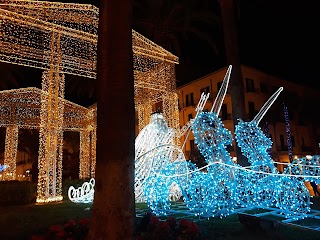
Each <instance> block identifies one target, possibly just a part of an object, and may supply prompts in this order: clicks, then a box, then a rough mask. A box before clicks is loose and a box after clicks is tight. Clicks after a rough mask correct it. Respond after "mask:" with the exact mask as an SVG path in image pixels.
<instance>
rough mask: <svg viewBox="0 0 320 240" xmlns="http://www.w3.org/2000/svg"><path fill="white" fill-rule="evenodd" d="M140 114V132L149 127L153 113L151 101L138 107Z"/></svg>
mask: <svg viewBox="0 0 320 240" xmlns="http://www.w3.org/2000/svg"><path fill="white" fill-rule="evenodd" d="M136 109H137V112H138V124H139V131H141V129H142V128H144V127H145V126H147V125H148V124H149V122H150V115H151V113H152V105H151V103H150V102H149V101H146V102H145V103H143V104H138V105H137V106H136Z"/></svg>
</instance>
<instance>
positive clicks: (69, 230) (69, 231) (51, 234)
mask: <svg viewBox="0 0 320 240" xmlns="http://www.w3.org/2000/svg"><path fill="white" fill-rule="evenodd" d="M88 225H89V220H88V219H87V218H83V219H81V220H79V221H78V222H77V221H75V220H72V219H71V220H69V221H68V222H66V223H65V224H64V225H52V226H50V228H49V230H48V232H47V233H45V234H44V235H33V236H32V238H31V239H32V240H65V239H67V240H70V239H72V240H82V239H85V237H86V236H87V234H88V231H89V228H88Z"/></svg>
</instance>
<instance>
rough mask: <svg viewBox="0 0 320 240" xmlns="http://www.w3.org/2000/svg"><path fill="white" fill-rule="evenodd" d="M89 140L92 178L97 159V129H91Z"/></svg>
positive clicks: (94, 173)
mask: <svg viewBox="0 0 320 240" xmlns="http://www.w3.org/2000/svg"><path fill="white" fill-rule="evenodd" d="M90 133H91V138H90V156H91V177H92V178H94V177H95V175H96V157H97V154H96V152H97V150H96V145H97V129H96V126H95V127H94V128H93V129H92V131H91V132H90Z"/></svg>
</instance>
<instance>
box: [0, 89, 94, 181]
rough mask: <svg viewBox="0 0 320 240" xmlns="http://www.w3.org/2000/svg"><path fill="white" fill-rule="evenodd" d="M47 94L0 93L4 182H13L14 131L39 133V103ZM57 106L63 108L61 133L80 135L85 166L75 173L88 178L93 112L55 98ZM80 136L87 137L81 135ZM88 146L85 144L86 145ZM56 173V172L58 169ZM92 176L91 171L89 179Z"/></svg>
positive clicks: (33, 91)
mask: <svg viewBox="0 0 320 240" xmlns="http://www.w3.org/2000/svg"><path fill="white" fill-rule="evenodd" d="M45 95H48V93H47V92H45V91H42V90H40V89H38V88H32V87H30V88H20V89H13V90H5V91H0V113H1V114H0V127H5V128H6V148H5V159H4V161H5V164H6V165H8V166H10V167H8V169H7V170H6V171H5V172H4V173H3V175H4V177H3V179H4V180H15V179H16V174H15V169H16V153H17V146H18V129H40V125H41V116H40V112H41V100H42V99H43V97H44V96H45ZM58 100H59V104H60V105H63V106H64V113H63V123H62V131H77V132H80V149H81V152H80V156H79V158H80V163H82V164H83V163H86V162H88V164H89V166H86V167H81V164H80V169H79V175H80V177H81V176H82V178H83V177H90V169H88V167H92V168H93V167H94V165H95V154H94V153H95V151H94V152H93V151H90V148H94V149H95V143H96V141H95V140H94V138H90V136H89V135H88V134H90V135H92V136H94V134H95V122H96V121H95V120H96V119H95V113H96V108H94V106H93V107H90V108H85V107H82V106H80V105H78V104H75V103H72V102H70V101H68V100H65V99H63V98H59V99H58ZM81 132H86V133H88V134H87V135H85V138H84V137H83V135H81ZM87 143H88V144H87ZM58 172H60V170H59V168H58ZM92 174H93V172H92V171H91V176H94V175H92ZM60 181H61V176H57V179H56V182H57V183H59V184H60Z"/></svg>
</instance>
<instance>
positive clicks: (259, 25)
mask: <svg viewBox="0 0 320 240" xmlns="http://www.w3.org/2000/svg"><path fill="white" fill-rule="evenodd" d="M240 2H241V5H240V6H241V12H240V13H241V15H240V18H241V29H240V31H241V38H240V39H241V45H240V46H241V48H240V50H241V58H242V63H244V64H247V65H249V66H252V67H256V68H259V69H261V70H263V71H266V72H268V73H271V74H274V75H277V76H279V77H282V78H284V79H286V80H288V81H293V82H298V83H305V84H308V85H310V86H316V87H318V88H320V79H319V73H318V72H319V40H320V38H319V37H318V34H319V33H318V32H319V23H320V21H319V16H320V15H319V8H318V7H317V5H316V0H305V1H289V0H269V1H262V0H261V1H258V0H255V1H254V0H251V1H249V0H243V1H242V0H240Z"/></svg>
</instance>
